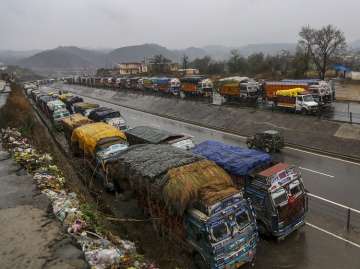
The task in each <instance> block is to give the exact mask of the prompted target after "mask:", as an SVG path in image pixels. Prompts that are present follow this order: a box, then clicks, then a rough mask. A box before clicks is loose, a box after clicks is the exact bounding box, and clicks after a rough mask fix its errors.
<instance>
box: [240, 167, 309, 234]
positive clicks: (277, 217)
mask: <svg viewBox="0 0 360 269" xmlns="http://www.w3.org/2000/svg"><path fill="white" fill-rule="evenodd" d="M244 195H245V197H248V198H250V199H251V201H252V206H253V207H254V209H255V211H256V217H257V224H258V227H259V232H260V233H262V234H266V235H272V236H275V237H277V238H278V239H283V238H285V237H286V236H287V235H289V234H290V233H292V232H293V231H295V230H297V229H299V228H300V227H301V226H303V225H304V224H305V212H306V211H307V200H306V193H305V189H304V185H303V182H302V178H301V174H300V172H298V171H297V170H296V169H295V167H293V166H290V165H288V164H285V163H278V164H276V165H274V166H270V167H268V168H267V169H262V170H259V171H258V172H255V173H253V174H252V175H251V176H250V177H248V178H247V179H246V180H245V187H244Z"/></svg>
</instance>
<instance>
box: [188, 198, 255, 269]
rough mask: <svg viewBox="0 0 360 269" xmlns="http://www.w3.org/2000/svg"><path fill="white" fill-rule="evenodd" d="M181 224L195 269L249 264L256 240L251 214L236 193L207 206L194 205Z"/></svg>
mask: <svg viewBox="0 0 360 269" xmlns="http://www.w3.org/2000/svg"><path fill="white" fill-rule="evenodd" d="M184 222H185V229H186V231H187V233H186V234H187V241H188V243H189V244H190V245H191V246H192V247H193V249H194V253H195V254H194V263H195V264H196V266H197V267H198V268H211V269H213V268H214V269H215V268H216V269H220V268H239V267H240V266H241V265H243V264H245V263H252V262H253V260H254V257H255V254H256V245H257V241H258V234H257V228H256V221H255V213H254V210H253V208H252V207H251V205H250V203H249V201H247V200H246V199H244V198H243V196H242V194H241V193H240V192H239V193H236V194H234V195H233V196H231V197H229V198H227V199H225V200H223V201H221V202H218V203H215V204H214V205H212V206H209V207H206V206H203V205H201V204H199V203H198V204H195V206H194V208H192V209H190V210H188V212H187V214H186V216H185V221H184Z"/></svg>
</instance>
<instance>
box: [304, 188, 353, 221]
mask: <svg viewBox="0 0 360 269" xmlns="http://www.w3.org/2000/svg"><path fill="white" fill-rule="evenodd" d="M307 195H308V196H309V197H313V198H316V199H319V200H321V201H324V202H326V203H329V204H333V205H335V206H338V207H341V208H344V209H346V210H351V211H352V212H355V213H357V214H359V215H360V210H358V209H355V208H351V207H349V206H346V205H343V204H339V203H336V202H333V201H331V200H328V199H325V198H323V197H320V196H317V195H315V194H312V193H310V192H307Z"/></svg>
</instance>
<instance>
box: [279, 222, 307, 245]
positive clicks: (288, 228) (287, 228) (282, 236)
mask: <svg viewBox="0 0 360 269" xmlns="http://www.w3.org/2000/svg"><path fill="white" fill-rule="evenodd" d="M304 225H305V218H304V217H301V218H299V219H297V220H296V221H294V222H293V223H291V224H290V225H287V226H285V227H283V228H281V229H278V230H276V231H274V232H273V235H274V236H275V237H277V239H278V240H282V239H285V237H287V236H288V235H289V234H291V233H292V232H294V231H296V230H298V229H300V228H301V227H302V226H304Z"/></svg>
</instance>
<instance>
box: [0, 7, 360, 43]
mask: <svg viewBox="0 0 360 269" xmlns="http://www.w3.org/2000/svg"><path fill="white" fill-rule="evenodd" d="M0 6H1V13H0V49H12V50H18V49H46V48H54V47H57V46H59V45H75V46H81V47H105V48H117V47H121V46H126V45H133V44H142V43H158V44H161V45H164V46H167V47H169V48H184V47H188V46H203V45H212V44H219V45H228V46H239V45H245V44H249V43H270V42H278V43H280V42H296V41H297V33H298V32H299V29H300V28H301V26H303V25H306V24H310V25H311V26H313V27H318V26H321V25H325V24H329V23H331V24H334V25H336V26H338V27H339V28H340V29H341V30H343V31H344V32H345V35H346V37H347V39H348V41H353V40H356V39H360V27H359V22H360V18H359V16H360V15H359V10H360V0H342V1H338V0H57V1H55V0H1V3H0Z"/></svg>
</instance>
